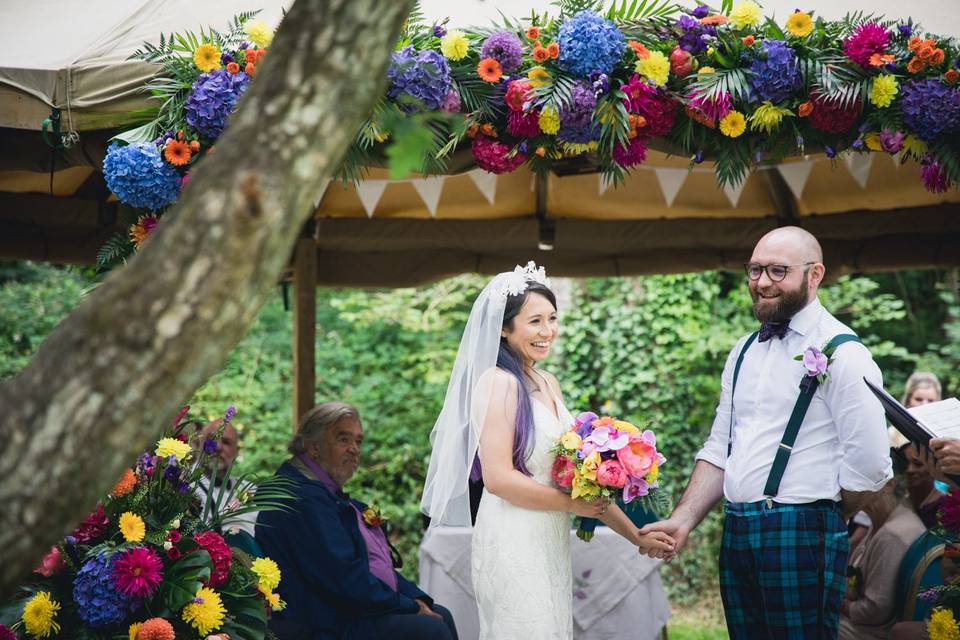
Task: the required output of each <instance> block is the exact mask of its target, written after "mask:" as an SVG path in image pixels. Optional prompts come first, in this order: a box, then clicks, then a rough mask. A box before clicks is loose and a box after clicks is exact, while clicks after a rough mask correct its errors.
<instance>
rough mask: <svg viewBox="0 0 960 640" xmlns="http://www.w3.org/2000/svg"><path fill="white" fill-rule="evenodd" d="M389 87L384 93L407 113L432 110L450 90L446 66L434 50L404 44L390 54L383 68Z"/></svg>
mask: <svg viewBox="0 0 960 640" xmlns="http://www.w3.org/2000/svg"><path fill="white" fill-rule="evenodd" d="M387 78H388V79H389V80H390V88H389V89H388V90H387V96H388V97H390V98H391V99H393V100H395V101H397V103H398V104H399V105H400V108H401V109H403V110H404V111H406V112H407V113H410V112H413V111H419V110H425V111H436V110H437V109H439V108H440V107H441V106H442V105H443V102H444V100H446V98H447V94H448V93H449V92H450V67H449V66H448V65H447V61H446V60H445V59H444V57H443V56H442V55H440V54H439V53H438V52H436V51H420V52H417V51H415V50H414V48H413V46H409V47H405V48H404V49H402V50H401V51H397V52H396V53H394V54H393V56H391V59H390V68H389V69H387Z"/></svg>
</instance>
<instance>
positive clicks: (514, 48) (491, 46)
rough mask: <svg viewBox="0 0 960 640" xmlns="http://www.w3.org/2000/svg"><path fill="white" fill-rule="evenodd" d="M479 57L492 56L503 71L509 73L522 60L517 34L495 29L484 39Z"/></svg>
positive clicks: (521, 48) (521, 49) (521, 50)
mask: <svg viewBox="0 0 960 640" xmlns="http://www.w3.org/2000/svg"><path fill="white" fill-rule="evenodd" d="M480 58H481V59H483V58H493V59H494V60H496V61H497V62H499V63H500V68H502V69H503V72H504V73H510V72H511V71H513V70H514V69H516V68H517V67H519V66H520V63H521V62H523V47H522V45H521V44H520V38H518V37H517V34H515V33H510V32H509V31H497V32H496V33H494V34H492V35H491V36H490V37H489V38H487V39H486V40H484V42H483V46H482V47H480Z"/></svg>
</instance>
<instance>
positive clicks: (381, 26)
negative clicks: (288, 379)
mask: <svg viewBox="0 0 960 640" xmlns="http://www.w3.org/2000/svg"><path fill="white" fill-rule="evenodd" d="M410 5H411V2H410V1H409V0H406V1H399V2H377V1H376V0H349V1H348V0H297V2H296V4H295V5H294V6H293V7H292V8H291V10H290V12H289V13H288V15H287V17H286V19H285V20H284V22H283V24H282V25H281V27H280V29H279V31H278V33H277V36H276V39H275V40H274V43H273V45H272V46H271V47H270V53H269V55H268V56H267V58H266V59H265V61H264V64H263V65H262V68H258V75H257V77H256V78H255V80H254V82H252V83H251V85H250V88H249V90H248V91H247V93H246V95H245V96H244V97H243V99H242V100H241V103H240V105H239V108H238V110H237V112H236V113H235V114H234V116H233V118H232V119H231V122H230V126H229V128H228V129H227V131H226V132H225V133H224V135H223V137H222V138H221V139H220V140H219V141H218V143H217V145H216V149H215V153H214V154H213V155H211V156H210V158H208V159H206V160H204V161H203V162H202V163H201V164H200V165H199V166H198V167H197V169H196V170H195V171H194V174H193V175H192V176H191V181H190V184H189V186H188V188H187V189H185V191H184V192H183V194H182V196H181V198H180V200H179V202H178V203H177V204H176V206H175V207H174V209H172V210H171V211H170V212H168V214H167V215H166V216H165V217H164V222H163V224H162V225H161V226H160V228H159V229H158V230H157V232H156V233H155V235H154V236H152V237H151V238H150V239H149V240H148V241H147V242H146V244H145V245H144V247H143V249H142V250H141V252H140V253H139V254H138V255H137V256H136V257H135V258H134V259H133V260H131V261H130V262H129V263H128V264H127V265H126V266H125V267H123V268H122V269H118V270H117V271H116V272H114V273H113V274H112V275H111V276H110V277H109V278H108V279H107V281H106V282H105V283H104V284H103V285H101V286H100V287H99V288H97V289H96V290H95V291H94V292H93V293H92V294H91V295H90V296H89V297H87V298H86V299H85V300H84V301H83V302H82V303H81V304H80V305H79V306H78V307H77V308H76V309H75V310H74V311H73V313H71V314H70V315H69V316H68V317H67V318H66V319H65V320H64V321H63V322H61V323H60V325H59V326H58V327H57V328H56V330H55V331H54V332H53V333H52V334H51V335H50V337H49V338H48V339H47V340H46V341H45V342H44V343H43V345H42V346H41V347H40V349H39V351H38V352H37V354H36V356H35V357H34V358H33V360H32V361H31V362H30V364H29V365H28V366H27V367H26V368H25V369H24V371H23V372H22V373H21V374H20V375H19V376H17V377H16V378H14V379H12V380H10V381H8V382H7V383H5V384H4V385H3V386H2V387H0V407H3V413H2V416H0V478H2V482H0V597H4V596H7V595H9V594H10V592H11V589H12V588H13V587H14V585H16V584H17V583H18V582H19V581H20V580H22V579H23V578H24V577H25V576H26V575H27V574H28V572H29V571H30V570H31V569H32V568H33V567H35V566H36V565H37V562H38V560H39V558H40V557H41V556H42V555H43V553H44V552H45V551H46V549H47V548H49V546H50V545H51V544H53V543H55V542H56V541H57V540H59V539H60V538H61V537H62V536H63V535H65V534H67V533H69V532H70V530H71V529H72V528H73V526H74V525H75V524H76V523H77V522H78V521H79V520H80V519H81V518H82V517H83V516H84V515H85V514H86V513H87V512H89V511H90V510H91V509H92V508H93V507H94V506H95V504H96V501H97V498H98V497H99V496H100V495H102V494H103V493H105V492H106V491H108V490H109V489H110V487H111V486H113V483H114V482H115V481H116V480H117V478H118V477H119V476H120V474H121V472H122V470H123V468H124V467H126V466H128V465H130V464H131V463H132V462H133V461H134V460H135V459H136V456H137V455H138V454H139V453H141V452H142V451H144V450H145V449H146V448H149V447H152V445H153V443H154V442H155V440H156V439H157V438H158V437H159V435H160V434H161V433H162V432H163V430H164V429H166V428H168V425H169V424H170V420H171V419H172V417H173V416H174V415H175V414H176V412H177V409H178V408H179V407H180V406H182V405H183V404H184V403H185V402H186V401H187V399H188V398H189V397H190V395H191V393H192V392H193V391H194V390H195V389H196V388H197V387H198V386H200V385H201V384H202V383H203V382H204V381H205V380H206V379H207V378H209V376H210V375H212V374H213V373H214V372H215V371H216V370H217V369H218V368H219V367H220V366H221V365H222V364H223V362H224V360H225V359H226V357H227V355H228V353H229V352H230V349H231V348H232V347H233V346H234V345H235V344H236V343H237V342H238V341H239V340H240V338H241V337H242V336H243V335H244V333H246V331H247V328H248V327H249V325H250V324H251V322H252V321H253V319H254V317H255V315H256V313H257V311H258V310H259V308H260V306H261V305H262V304H263V302H264V300H265V299H266V297H267V295H268V294H269V292H270V290H271V288H272V287H273V286H274V285H275V284H276V281H277V278H278V277H279V274H280V273H281V271H282V269H283V267H284V266H285V264H286V263H287V260H288V258H289V256H290V252H291V248H292V247H293V245H294V241H295V240H296V238H297V236H298V234H299V232H300V228H301V226H302V224H303V222H304V220H306V219H307V218H308V217H309V216H310V214H311V213H312V212H313V208H314V205H315V203H316V200H317V198H318V195H319V194H320V189H321V188H322V186H323V185H324V184H325V183H326V179H327V178H328V177H329V176H330V175H331V174H332V172H333V171H334V170H335V169H336V167H337V166H338V164H339V163H340V161H341V159H342V157H343V155H344V153H345V151H346V149H347V148H348V146H349V144H350V142H351V140H352V139H353V135H354V133H355V132H356V130H357V128H358V127H359V126H360V124H362V122H363V119H364V118H365V116H366V114H368V113H370V111H371V109H372V107H373V104H374V102H375V100H376V99H377V97H378V96H380V95H381V94H382V92H383V89H384V83H385V78H386V72H385V70H386V65H387V62H388V61H389V54H390V52H391V51H392V50H393V43H394V42H395V41H396V38H397V34H398V32H399V28H400V25H401V24H402V22H403V20H404V18H405V17H406V15H407V13H408V11H409V9H410Z"/></svg>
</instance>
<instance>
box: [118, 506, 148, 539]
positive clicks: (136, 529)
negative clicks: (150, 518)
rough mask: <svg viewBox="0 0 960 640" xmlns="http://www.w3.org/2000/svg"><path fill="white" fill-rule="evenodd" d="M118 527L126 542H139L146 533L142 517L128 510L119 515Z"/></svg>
mask: <svg viewBox="0 0 960 640" xmlns="http://www.w3.org/2000/svg"><path fill="white" fill-rule="evenodd" d="M119 527H120V533H121V534H123V539H124V540H126V541H127V542H140V541H141V540H143V537H144V536H145V535H146V533H147V527H146V525H145V524H144V523H143V518H141V517H140V516H138V515H137V514H135V513H132V512H130V511H125V512H124V513H123V515H121V516H120V523H119Z"/></svg>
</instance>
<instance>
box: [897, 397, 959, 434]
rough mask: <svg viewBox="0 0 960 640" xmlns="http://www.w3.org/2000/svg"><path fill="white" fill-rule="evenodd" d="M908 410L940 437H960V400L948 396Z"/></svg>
mask: <svg viewBox="0 0 960 640" xmlns="http://www.w3.org/2000/svg"><path fill="white" fill-rule="evenodd" d="M907 411H909V412H910V415H912V416H913V417H914V418H916V419H917V422H919V423H920V424H921V425H923V426H924V427H925V428H926V429H927V430H928V431H930V432H931V433H933V434H934V435H935V436H937V437H938V438H960V400H957V399H956V398H947V399H946V400H941V401H940V402H930V403H928V404H922V405H920V406H917V407H913V408H912V409H907Z"/></svg>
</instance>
